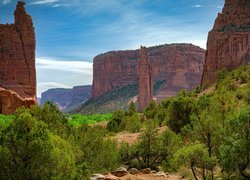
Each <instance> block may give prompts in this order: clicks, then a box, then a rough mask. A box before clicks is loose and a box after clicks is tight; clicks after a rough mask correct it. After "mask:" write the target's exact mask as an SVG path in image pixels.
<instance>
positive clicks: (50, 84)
mask: <svg viewBox="0 0 250 180" xmlns="http://www.w3.org/2000/svg"><path fill="white" fill-rule="evenodd" d="M37 86H38V87H49V88H71V86H68V85H66V84H62V83H57V82H39V83H38V84H37Z"/></svg>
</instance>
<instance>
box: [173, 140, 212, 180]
mask: <svg viewBox="0 0 250 180" xmlns="http://www.w3.org/2000/svg"><path fill="white" fill-rule="evenodd" d="M172 163H173V164H174V166H176V167H177V168H179V167H180V166H182V165H186V166H188V167H189V168H190V169H191V170H192V173H193V176H194V178H195V179H196V180H198V179H199V178H198V175H199V174H202V178H203V179H206V178H207V174H206V171H207V170H209V171H211V170H213V169H214V167H215V165H216V162H215V160H214V159H213V158H210V157H209V155H208V153H207V149H206V148H205V146H204V145H203V144H200V143H195V144H189V145H186V146H184V147H183V148H181V149H179V150H178V151H177V152H176V153H175V154H174V157H173V160H172ZM199 169H200V170H201V173H199Z"/></svg>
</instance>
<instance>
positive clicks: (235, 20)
mask: <svg viewBox="0 0 250 180" xmlns="http://www.w3.org/2000/svg"><path fill="white" fill-rule="evenodd" d="M249 63H250V1H249V0H226V1H225V5H224V8H223V10H222V13H219V14H218V17H217V18H216V20H215V23H214V27H213V29H212V30H211V31H210V32H209V34H208V41H207V52H206V58H205V65H204V72H203V75H202V81H201V86H202V88H203V89H204V88H205V87H207V86H209V85H211V84H213V83H214V82H215V81H216V72H217V71H218V70H221V69H223V68H226V69H227V70H232V69H235V68H237V67H238V66H240V65H247V64H249Z"/></svg>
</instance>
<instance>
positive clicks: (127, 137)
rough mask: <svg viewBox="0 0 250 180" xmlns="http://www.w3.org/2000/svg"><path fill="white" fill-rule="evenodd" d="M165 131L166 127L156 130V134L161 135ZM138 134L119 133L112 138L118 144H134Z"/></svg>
mask: <svg viewBox="0 0 250 180" xmlns="http://www.w3.org/2000/svg"><path fill="white" fill-rule="evenodd" d="M165 129H167V126H164V127H160V128H158V132H159V133H160V134H161V133H163V132H164V130H165ZM139 135H140V133H129V132H121V133H118V134H117V135H116V136H114V138H115V139H116V140H117V142H118V143H122V142H126V143H128V144H129V145H132V144H133V143H135V142H136V141H137V139H138V137H139Z"/></svg>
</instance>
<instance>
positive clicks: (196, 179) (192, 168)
mask: <svg viewBox="0 0 250 180" xmlns="http://www.w3.org/2000/svg"><path fill="white" fill-rule="evenodd" d="M191 170H192V173H193V175H194V178H195V180H198V178H197V177H196V174H195V171H194V162H191Z"/></svg>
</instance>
